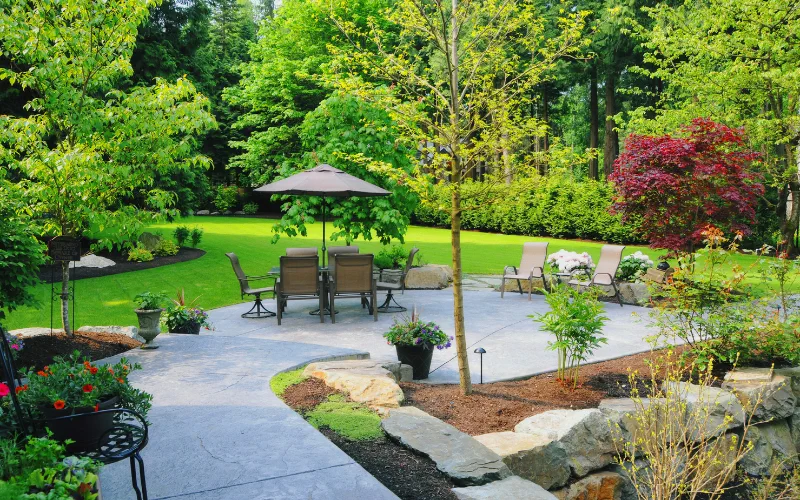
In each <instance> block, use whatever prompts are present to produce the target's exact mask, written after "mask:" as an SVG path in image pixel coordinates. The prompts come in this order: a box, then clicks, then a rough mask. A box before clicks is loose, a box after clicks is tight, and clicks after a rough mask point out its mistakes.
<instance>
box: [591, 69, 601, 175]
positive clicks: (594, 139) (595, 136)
mask: <svg viewBox="0 0 800 500" xmlns="http://www.w3.org/2000/svg"><path fill="white" fill-rule="evenodd" d="M598 108H599V104H598V102H597V66H595V65H594V64H592V69H591V76H590V80H589V148H591V149H593V150H595V154H597V143H598V142H599V137H600V135H599V134H600V131H599V119H598V115H599V110H598ZM597 166H598V165H597V156H595V157H594V158H592V159H591V160H589V178H590V179H595V180H597V179H599V178H600V172H599V171H598V169H597Z"/></svg>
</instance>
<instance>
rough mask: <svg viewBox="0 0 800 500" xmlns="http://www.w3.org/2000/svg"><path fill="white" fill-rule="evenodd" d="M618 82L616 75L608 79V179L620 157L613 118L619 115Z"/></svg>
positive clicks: (605, 156)
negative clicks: (617, 100) (615, 78)
mask: <svg viewBox="0 0 800 500" xmlns="http://www.w3.org/2000/svg"><path fill="white" fill-rule="evenodd" d="M615 85H616V82H615V81H614V75H613V74H610V75H608V77H607V78H606V140H605V144H604V147H603V171H604V172H605V175H606V177H608V176H609V175H611V172H613V171H614V160H616V159H617V156H619V138H618V137H617V131H616V130H614V128H615V127H616V126H617V124H616V123H614V118H613V116H614V115H615V114H617V102H616V95H615V94H616V92H615Z"/></svg>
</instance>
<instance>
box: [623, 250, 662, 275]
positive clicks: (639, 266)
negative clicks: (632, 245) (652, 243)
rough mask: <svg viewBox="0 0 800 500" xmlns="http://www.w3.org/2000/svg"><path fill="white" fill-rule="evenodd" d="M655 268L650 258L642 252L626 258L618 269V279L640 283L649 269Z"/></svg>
mask: <svg viewBox="0 0 800 500" xmlns="http://www.w3.org/2000/svg"><path fill="white" fill-rule="evenodd" d="M651 267H653V261H652V260H650V257H648V256H647V255H645V254H643V253H642V252H640V251H636V252H635V253H632V254H631V255H628V256H626V257H624V258H623V259H622V260H621V261H620V263H619V268H618V269H617V279H618V280H620V281H638V280H639V279H640V278H641V277H642V276H643V275H644V273H646V272H647V270H648V269H650V268H651Z"/></svg>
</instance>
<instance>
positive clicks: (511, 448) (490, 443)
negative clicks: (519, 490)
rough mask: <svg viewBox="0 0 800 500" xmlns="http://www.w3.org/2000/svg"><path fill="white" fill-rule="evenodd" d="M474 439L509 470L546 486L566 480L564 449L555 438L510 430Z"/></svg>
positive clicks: (560, 484) (568, 472) (560, 483)
mask: <svg viewBox="0 0 800 500" xmlns="http://www.w3.org/2000/svg"><path fill="white" fill-rule="evenodd" d="M475 439H476V440H477V441H478V442H480V443H481V444H483V445H484V446H486V447H487V448H489V449H490V450H492V451H493V452H495V453H497V454H498V455H500V457H501V458H502V459H503V463H505V464H506V465H507V466H508V468H509V469H511V472H513V473H514V474H516V475H518V476H520V477H522V478H525V479H528V480H530V481H533V482H534V483H536V484H538V485H539V486H542V487H543V488H545V489H548V490H550V489H553V488H559V487H561V486H563V485H565V484H567V481H568V480H569V476H570V470H569V464H568V463H567V452H566V451H564V448H563V447H562V446H561V445H560V444H559V443H558V442H557V441H553V440H552V439H549V438H547V437H545V436H542V435H538V434H525V433H520V432H511V431H506V432H492V433H490V434H481V435H479V436H475Z"/></svg>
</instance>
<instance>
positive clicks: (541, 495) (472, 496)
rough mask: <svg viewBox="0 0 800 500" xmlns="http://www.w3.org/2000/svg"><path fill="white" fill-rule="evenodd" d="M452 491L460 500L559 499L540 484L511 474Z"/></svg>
mask: <svg viewBox="0 0 800 500" xmlns="http://www.w3.org/2000/svg"><path fill="white" fill-rule="evenodd" d="M451 491H452V492H453V493H454V494H455V495H456V497H458V499H459V500H501V499H508V500H512V499H513V500H558V498H557V497H556V496H555V495H553V494H552V493H549V492H548V491H547V490H546V489H544V488H542V487H541V486H539V485H538V484H536V483H532V482H530V481H528V480H526V479H522V478H521V477H519V476H511V477H508V478H506V479H503V480H502V481H495V482H493V483H489V484H486V485H483V486H470V487H468V488H453V489H452V490H451Z"/></svg>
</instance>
